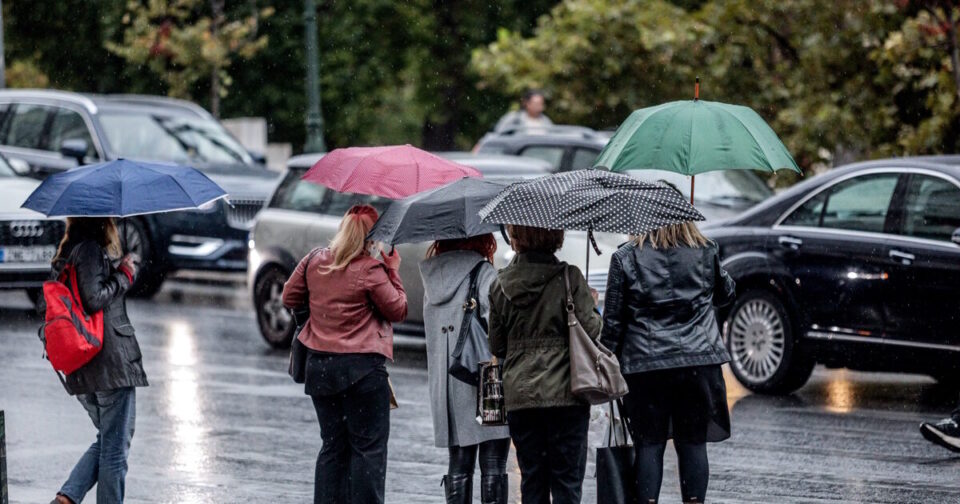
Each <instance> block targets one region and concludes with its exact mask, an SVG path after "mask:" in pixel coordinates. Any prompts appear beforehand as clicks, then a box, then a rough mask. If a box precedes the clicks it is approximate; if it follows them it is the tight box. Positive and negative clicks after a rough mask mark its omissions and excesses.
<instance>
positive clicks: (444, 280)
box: [420, 251, 510, 448]
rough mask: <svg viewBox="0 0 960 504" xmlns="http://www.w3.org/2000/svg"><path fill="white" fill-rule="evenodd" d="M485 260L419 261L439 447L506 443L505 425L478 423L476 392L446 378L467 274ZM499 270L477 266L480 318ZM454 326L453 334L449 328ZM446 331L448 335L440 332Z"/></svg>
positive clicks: (460, 256)
mask: <svg viewBox="0 0 960 504" xmlns="http://www.w3.org/2000/svg"><path fill="white" fill-rule="evenodd" d="M483 260H484V259H483V256H481V255H480V254H477V253H476V252H469V251H453V252H447V253H444V254H441V255H439V256H436V257H431V258H430V259H427V260H425V261H423V262H422V263H420V276H421V277H422V278H423V290H424V296H423V325H424V331H425V333H426V338H427V375H428V378H427V380H428V382H429V386H430V410H431V412H432V413H433V432H434V441H435V443H436V445H437V446H438V447H440V448H445V447H449V446H470V445H475V444H479V443H482V442H484V441H490V440H493V439H506V438H508V437H510V431H509V430H508V428H507V427H506V426H502V427H487V426H483V425H480V424H478V423H477V420H476V417H477V388H476V387H474V386H471V385H468V384H466V383H463V382H461V381H460V380H457V379H456V378H454V377H452V376H450V374H449V373H448V372H447V369H449V367H450V354H451V353H452V352H453V348H454V347H455V346H456V344H457V338H458V336H459V335H460V325H461V323H462V320H463V303H464V302H465V301H466V298H467V294H468V292H469V290H470V271H471V270H472V269H473V267H474V266H476V265H477V263H479V262H481V261H483ZM496 276H497V272H496V270H495V269H494V267H493V265H491V264H490V263H487V264H485V265H484V266H482V267H481V269H480V273H479V275H478V276H477V280H478V281H479V283H480V285H479V288H478V292H479V293H480V296H479V297H480V299H478V300H477V303H478V304H479V306H480V314H481V316H482V317H483V318H484V319H487V318H488V317H489V314H490V300H489V297H488V295H487V293H489V292H490V284H491V283H493V280H494V278H496ZM450 326H453V330H452V331H451V330H449V327H450ZM444 327H446V328H448V330H447V331H446V332H444V331H442V330H441V329H442V328H444Z"/></svg>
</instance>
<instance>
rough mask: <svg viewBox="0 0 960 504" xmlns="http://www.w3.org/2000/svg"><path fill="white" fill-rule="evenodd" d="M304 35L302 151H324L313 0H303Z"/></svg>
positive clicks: (314, 5) (325, 146)
mask: <svg viewBox="0 0 960 504" xmlns="http://www.w3.org/2000/svg"><path fill="white" fill-rule="evenodd" d="M303 4H304V7H303V25H304V36H305V38H306V46H307V141H306V143H305V145H304V146H303V150H304V152H325V151H326V150H327V145H326V143H324V141H323V113H322V112H321V111H320V79H319V73H320V70H319V67H320V63H319V57H318V53H319V49H318V47H317V45H318V44H317V6H316V4H315V3H314V0H304V2H303Z"/></svg>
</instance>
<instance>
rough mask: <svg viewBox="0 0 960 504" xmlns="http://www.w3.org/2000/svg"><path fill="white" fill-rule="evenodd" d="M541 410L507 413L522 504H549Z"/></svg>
mask: <svg viewBox="0 0 960 504" xmlns="http://www.w3.org/2000/svg"><path fill="white" fill-rule="evenodd" d="M540 412H541V410H538V409H529V410H521V411H516V412H508V413H507V423H508V424H509V425H510V437H511V438H512V439H513V445H514V447H516V449H517V465H518V466H520V496H521V500H522V501H523V503H524V504H550V474H549V471H550V468H549V466H548V465H547V460H546V454H547V435H546V433H545V432H544V431H545V429H544V428H543V422H545V420H544V419H543V418H542V416H541V415H540Z"/></svg>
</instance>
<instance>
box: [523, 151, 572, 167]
mask: <svg viewBox="0 0 960 504" xmlns="http://www.w3.org/2000/svg"><path fill="white" fill-rule="evenodd" d="M563 150H564V148H563V147H551V146H548V145H531V146H530V147H527V148H525V149H523V150H522V151H521V152H520V155H521V156H527V157H532V158H537V159H542V160H544V161H546V162H548V163H550V166H552V167H553V169H554V170H559V169H560V163H561V162H562V161H563Z"/></svg>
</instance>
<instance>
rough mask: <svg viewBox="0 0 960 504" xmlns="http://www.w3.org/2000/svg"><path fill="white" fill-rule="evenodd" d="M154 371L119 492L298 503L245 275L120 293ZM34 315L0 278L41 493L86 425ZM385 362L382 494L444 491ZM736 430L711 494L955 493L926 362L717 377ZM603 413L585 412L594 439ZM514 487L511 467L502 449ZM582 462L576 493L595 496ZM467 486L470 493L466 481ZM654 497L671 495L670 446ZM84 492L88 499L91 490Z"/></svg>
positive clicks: (284, 422) (287, 408) (942, 400)
mask: <svg viewBox="0 0 960 504" xmlns="http://www.w3.org/2000/svg"><path fill="white" fill-rule="evenodd" d="M130 313H131V318H132V319H133V321H134V325H135V326H136V327H137V334H138V338H139V340H140V345H141V347H142V349H143V354H144V363H145V367H146V370H147V374H148V375H149V379H150V383H151V386H150V387H149V388H146V389H140V390H138V397H137V400H138V403H139V404H138V407H137V430H136V435H135V437H134V441H133V448H132V452H131V456H130V472H129V475H128V478H127V496H128V502H150V503H184V504H190V503H220V502H255V503H275V504H279V503H299V502H308V501H310V499H311V496H312V484H313V464H314V460H315V457H316V452H317V450H318V449H319V447H320V435H319V429H318V427H317V425H316V419H315V416H314V412H313V408H312V405H311V403H310V401H309V399H308V398H307V397H306V396H304V395H303V393H302V389H301V388H300V387H298V386H297V385H295V384H293V383H292V382H291V381H290V380H289V378H288V377H287V376H286V374H285V365H286V358H287V356H286V353H285V352H280V351H273V350H270V349H269V348H268V347H267V346H266V345H265V344H264V343H263V342H262V340H261V339H260V336H259V334H258V332H257V329H256V324H255V321H254V318H253V313H252V309H251V307H250V304H249V302H248V298H247V297H246V294H245V291H243V288H242V287H237V288H234V289H226V288H222V287H198V286H194V285H185V284H172V285H169V286H168V287H165V289H164V291H163V292H162V293H161V294H160V295H159V296H158V297H157V298H156V299H154V300H152V301H131V303H130ZM38 324H39V318H37V317H35V316H33V315H31V311H30V307H29V304H28V303H27V300H26V297H25V296H23V295H21V294H19V293H0V409H2V410H5V411H6V416H7V451H8V461H7V462H8V469H9V482H10V496H11V502H13V503H46V502H49V500H50V499H51V498H52V496H53V494H54V492H55V491H56V490H57V489H58V488H59V485H60V484H61V483H62V481H63V480H64V478H65V477H66V476H67V474H68V473H69V471H70V469H71V467H72V464H73V463H74V462H75V461H76V459H77V458H78V457H79V456H80V454H81V453H82V452H83V451H84V450H85V449H86V447H87V445H88V444H89V443H90V442H91V441H92V440H93V438H94V435H95V431H94V429H93V427H92V425H91V424H90V421H89V419H88V418H87V416H86V414H85V413H84V411H83V409H82V408H81V406H80V405H79V404H78V403H77V402H76V400H74V399H72V398H70V397H68V396H67V395H66V394H65V393H64V391H63V390H62V387H61V385H60V383H59V382H58V381H57V379H56V377H55V376H54V375H53V373H52V371H51V370H50V368H49V365H48V364H47V363H46V362H45V361H43V360H41V359H40V354H41V347H40V343H39V342H38V340H37V337H36V329H37V327H38ZM398 360H399V363H398V364H397V365H394V366H392V367H391V369H390V372H391V377H392V380H393V382H394V386H395V388H396V390H397V394H398V396H399V401H400V409H399V410H396V411H394V412H393V416H392V425H391V436H390V445H389V453H390V461H389V466H388V477H387V501H388V502H437V503H439V502H442V501H443V498H442V496H443V493H442V488H441V487H440V486H439V483H440V478H441V476H442V475H443V474H444V472H445V463H446V453H445V451H444V450H441V449H437V448H434V447H433V446H432V437H433V436H432V431H431V426H430V415H429V406H428V404H427V402H426V398H427V390H426V372H425V370H423V369H422V368H421V367H420V364H421V363H422V360H421V359H419V356H418V355H417V353H416V352H403V353H401V354H400V358H399V359H398ZM728 390H729V404H730V405H731V408H732V420H733V428H734V434H733V438H732V439H731V440H729V441H727V442H724V443H719V444H715V445H711V447H710V462H711V470H712V474H711V482H710V491H709V493H708V501H710V502H764V503H769V502H810V503H814V502H877V503H908V502H918V503H919V502H925V503H926V502H930V503H946V502H960V457H955V456H953V455H951V454H950V453H949V452H947V451H945V450H942V449H940V448H937V447H935V446H932V445H930V444H928V443H927V442H926V441H924V440H923V439H922V438H921V437H920V436H919V434H918V432H917V424H918V422H919V421H920V420H921V419H929V418H938V417H941V416H943V415H944V414H945V413H947V412H948V411H949V410H950V409H951V408H952V407H953V405H954V402H955V400H956V394H955V393H954V392H952V391H949V390H945V389H942V388H940V387H938V386H935V385H934V384H933V381H932V380H930V379H929V378H926V377H919V376H907V375H889V374H865V373H854V372H849V371H842V370H840V371H837V370H823V369H818V370H817V372H816V373H815V375H814V377H813V379H812V380H811V382H810V383H809V384H808V385H807V386H806V387H804V388H803V389H801V390H800V392H799V393H797V394H795V395H793V396H790V397H786V398H771V397H763V396H756V395H751V394H749V393H748V392H746V391H745V390H743V389H742V388H741V387H739V386H738V385H737V384H736V382H735V381H733V380H732V378H729V377H728ZM601 429H602V421H601V420H599V419H597V421H595V422H594V424H593V426H592V431H591V439H592V441H591V442H592V445H594V444H595V443H596V441H597V440H598V439H599V438H600V431H601ZM510 471H511V473H512V474H513V476H512V479H511V487H512V488H511V492H512V493H513V494H514V499H515V501H516V502H519V498H518V497H517V493H516V491H517V484H518V476H517V475H518V472H517V470H516V465H515V462H513V459H512V458H511V465H510ZM592 475H593V466H592V463H591V465H590V467H588V469H587V479H586V482H585V486H584V502H595V501H596V497H595V494H596V483H595V480H593V479H592ZM475 499H476V502H479V496H475ZM661 500H662V502H679V500H680V499H679V488H678V484H677V472H676V462H675V458H674V457H673V456H672V454H669V451H668V463H667V468H666V471H665V477H664V487H663V495H662V499H661ZM94 501H95V497H94V495H93V494H91V495H90V496H89V499H88V500H87V501H86V502H94Z"/></svg>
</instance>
